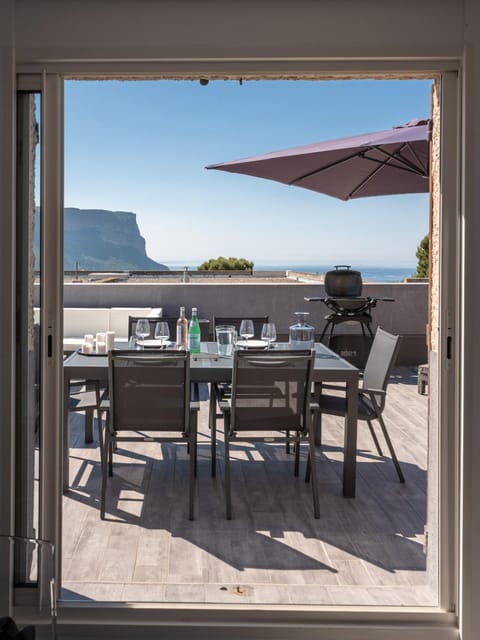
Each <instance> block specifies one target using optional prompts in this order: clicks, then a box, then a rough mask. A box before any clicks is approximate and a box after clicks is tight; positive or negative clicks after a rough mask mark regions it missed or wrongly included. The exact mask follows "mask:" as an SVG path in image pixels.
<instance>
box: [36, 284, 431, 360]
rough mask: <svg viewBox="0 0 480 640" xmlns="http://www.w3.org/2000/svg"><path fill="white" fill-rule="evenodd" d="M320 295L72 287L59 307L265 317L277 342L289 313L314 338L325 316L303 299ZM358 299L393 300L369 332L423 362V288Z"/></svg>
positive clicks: (379, 291)
mask: <svg viewBox="0 0 480 640" xmlns="http://www.w3.org/2000/svg"><path fill="white" fill-rule="evenodd" d="M323 295H325V292H324V288H323V284H322V283H311V282H310V283H303V282H293V283H292V282H291V281H290V282H289V281H284V282H278V281H275V282H268V283H263V282H258V281H255V282H248V283H245V282H238V283H236V282H233V281H232V282H228V283H223V282H222V283H220V282H212V281H210V282H207V281H203V282H198V283H197V282H188V283H178V282H170V283H168V282H167V283H165V282H159V283H152V282H145V283H142V282H136V283H126V282H121V283H92V282H78V283H66V284H65V287H64V306H65V307H79V308H91V309H92V308H93V309H94V308H105V307H139V308H141V307H161V308H162V309H163V314H164V315H167V316H175V315H178V312H179V308H180V306H185V307H186V309H187V315H189V314H190V312H191V308H192V307H197V308H198V310H199V316H200V317H202V318H206V319H209V320H210V321H212V319H213V316H215V315H217V316H229V315H231V316H237V315H238V316H246V317H248V316H260V315H268V316H269V317H270V319H271V320H272V321H274V322H275V323H276V325H277V331H278V333H279V335H280V337H286V336H287V335H288V328H289V326H290V325H291V324H293V323H294V322H295V315H294V314H295V311H309V312H310V317H309V321H310V323H311V324H312V325H313V326H314V327H315V330H316V333H317V334H320V333H321V331H322V329H323V327H324V324H325V316H326V315H328V313H329V311H328V309H327V307H326V306H325V305H324V304H323V303H321V302H306V301H305V300H304V298H305V297H310V296H323ZM363 295H365V296H372V297H375V298H377V297H378V298H382V297H391V298H393V299H394V302H378V304H377V306H376V308H374V309H373V312H372V315H373V328H375V327H376V326H377V325H378V326H382V327H383V328H384V329H386V330H387V331H391V332H392V333H398V334H401V335H402V336H403V337H404V339H403V346H402V352H401V356H400V362H401V363H403V364H412V365H413V364H418V363H420V362H423V361H426V338H425V336H426V325H427V322H428V284H427V283H425V282H421V283H414V282H409V283H378V284H376V283H371V284H370V283H366V284H364V287H363ZM37 296H38V291H36V297H37ZM37 303H38V300H37V299H36V304H37ZM340 332H341V333H358V332H359V326H358V323H356V322H354V323H343V324H342V325H339V326H338V327H337V328H336V334H338V333H340Z"/></svg>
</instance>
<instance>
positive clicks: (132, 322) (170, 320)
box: [128, 316, 210, 342]
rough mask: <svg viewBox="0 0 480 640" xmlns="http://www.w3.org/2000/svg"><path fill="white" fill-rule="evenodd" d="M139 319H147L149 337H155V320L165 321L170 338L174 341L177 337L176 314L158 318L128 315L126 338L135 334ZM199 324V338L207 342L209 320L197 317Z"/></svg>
mask: <svg viewBox="0 0 480 640" xmlns="http://www.w3.org/2000/svg"><path fill="white" fill-rule="evenodd" d="M139 320H148V323H149V325H150V335H149V339H153V338H154V337H155V325H156V324H157V322H166V323H167V324H168V328H169V330H170V340H171V341H172V342H175V341H176V339H177V320H178V318H177V317H176V316H160V317H159V318H152V317H147V316H142V317H139V316H129V317H128V339H129V340H130V338H131V337H132V336H135V330H136V327H137V322H138V321H139ZM198 322H199V324H200V340H201V341H202V342H208V338H209V333H210V321H209V320H205V319H204V318H200V319H199V321H198Z"/></svg>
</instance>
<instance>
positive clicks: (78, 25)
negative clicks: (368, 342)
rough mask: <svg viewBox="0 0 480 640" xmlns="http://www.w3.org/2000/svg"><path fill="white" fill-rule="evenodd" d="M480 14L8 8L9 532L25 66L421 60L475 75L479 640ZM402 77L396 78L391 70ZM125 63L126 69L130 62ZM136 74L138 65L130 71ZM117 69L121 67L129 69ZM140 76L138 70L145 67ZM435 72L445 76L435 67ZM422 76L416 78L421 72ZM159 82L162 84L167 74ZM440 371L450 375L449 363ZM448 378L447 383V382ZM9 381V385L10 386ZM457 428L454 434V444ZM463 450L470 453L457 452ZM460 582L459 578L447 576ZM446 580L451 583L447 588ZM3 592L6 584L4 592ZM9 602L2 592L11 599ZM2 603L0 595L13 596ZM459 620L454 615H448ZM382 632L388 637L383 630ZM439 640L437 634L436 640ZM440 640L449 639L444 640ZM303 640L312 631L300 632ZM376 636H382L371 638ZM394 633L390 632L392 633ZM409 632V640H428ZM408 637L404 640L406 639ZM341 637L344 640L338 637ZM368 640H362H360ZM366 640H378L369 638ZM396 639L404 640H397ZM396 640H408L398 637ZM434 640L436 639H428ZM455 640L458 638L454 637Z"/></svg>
mask: <svg viewBox="0 0 480 640" xmlns="http://www.w3.org/2000/svg"><path fill="white" fill-rule="evenodd" d="M479 36H480V3H478V0H403V1H402V2H397V1H396V0H360V1H357V2H354V1H353V0H318V1H317V2H313V1H310V0H298V1H297V2H289V1H287V0H283V1H281V0H279V1H273V0H255V1H254V0H231V1H228V0H225V1H224V2H219V1H216V0H209V1H206V0H163V1H158V2H153V1H151V0H118V1H114V0H96V1H95V2H93V1H89V0H87V1H81V0H65V1H63V2H62V1H61V0H16V1H14V0H2V3H1V4H0V146H1V149H0V203H1V209H0V216H1V220H0V225H1V227H0V229H1V234H0V244H1V251H0V256H1V257H0V261H1V262H0V265H1V270H0V271H1V273H0V296H1V300H2V312H1V316H0V318H1V323H0V358H1V365H2V366H1V369H2V378H1V389H0V415H1V416H2V429H1V430H0V438H2V440H1V441H0V444H1V447H0V455H1V464H0V469H1V472H0V473H1V474H2V475H1V477H0V481H1V484H0V486H1V494H0V521H1V522H2V523H5V522H10V520H11V508H10V506H11V505H10V479H11V469H12V465H11V457H12V456H11V451H12V449H11V446H10V444H11V443H10V442H9V436H8V433H9V432H10V430H9V427H10V428H11V427H12V426H13V420H12V416H13V411H12V407H13V395H12V388H13V387H12V381H11V378H12V377H11V375H10V373H11V371H12V370H13V367H14V348H13V346H12V345H14V342H15V334H14V323H13V314H14V299H15V296H14V294H15V290H14V282H13V280H12V273H13V272H14V270H13V261H12V255H13V250H12V240H13V236H12V229H13V215H12V194H13V184H14V181H13V178H14V172H13V168H12V167H13V144H12V136H13V131H14V116H13V109H12V100H13V88H14V85H13V77H14V76H13V72H12V69H13V67H12V62H13V61H14V59H15V57H16V59H17V61H18V63H19V67H18V68H19V69H20V70H23V71H38V72H41V71H42V70H43V69H44V68H45V66H48V65H54V68H56V69H58V70H62V69H65V70H69V71H72V69H73V68H75V69H77V70H78V71H80V72H81V73H84V74H88V72H89V71H91V69H89V67H88V61H89V60H91V61H99V60H103V61H104V65H103V67H102V70H101V73H103V74H104V75H109V74H111V73H119V72H120V73H123V74H125V75H128V73H129V71H130V72H131V73H133V72H134V71H138V69H139V68H142V69H144V70H146V71H148V70H149V69H155V71H156V72H158V73H159V74H160V75H161V74H162V73H163V74H170V75H175V76H184V77H185V76H187V77H189V76H192V74H199V73H208V74H212V75H214V74H217V75H218V76H221V77H223V76H225V75H230V76H232V75H236V76H238V75H242V76H245V74H246V73H247V74H248V73H249V72H250V73H252V72H253V71H255V70H257V71H258V72H260V73H263V74H264V75H272V74H275V73H278V74H280V75H283V76H288V75H289V73H292V74H299V73H300V74H303V75H305V76H308V75H309V74H312V73H315V72H316V71H318V70H319V69H321V70H322V71H323V72H324V73H325V74H327V75H328V74H332V75H333V74H335V73H338V72H344V73H347V74H348V72H349V69H351V66H352V64H351V62H350V61H355V60H359V59H362V60H363V63H362V64H363V68H364V70H365V74H366V75H368V73H369V72H371V71H372V70H375V71H378V72H381V71H382V69H385V68H388V72H391V70H392V68H393V67H394V66H395V64H396V63H398V68H402V69H403V70H406V71H407V72H408V64H409V62H408V61H409V60H417V61H418V60H423V61H424V66H425V69H426V70H428V65H429V63H428V61H429V60H434V59H435V58H437V59H441V60H443V61H444V62H443V64H445V66H448V65H449V63H448V60H452V61H453V62H452V64H451V68H452V69H454V68H455V67H456V64H455V60H458V61H460V63H461V65H462V80H461V82H462V99H463V102H462V110H461V121H462V135H461V139H460V140H459V149H460V154H461V158H462V163H463V171H462V173H461V174H459V175H458V180H459V184H461V186H462V188H463V198H462V202H461V205H460V206H459V208H458V211H455V212H452V215H458V216H459V217H461V224H462V230H463V238H464V241H463V246H464V253H463V255H462V259H461V268H462V269H463V270H464V271H465V279H464V286H463V289H462V291H461V292H460V293H459V297H460V300H459V304H458V308H459V309H462V314H463V315H461V316H460V317H461V320H462V324H461V326H459V327H458V331H459V332H460V335H459V336H456V344H458V350H457V351H456V352H455V355H456V356H458V357H459V358H460V373H461V375H460V376H459V380H458V383H457V385H456V387H455V389H456V398H457V402H458V412H459V414H460V413H461V415H462V426H463V430H462V433H461V434H460V436H461V437H460V440H461V443H460V444H461V451H462V457H461V465H460V471H459V474H460V476H461V479H462V492H463V493H462V495H464V497H465V502H464V504H463V505H462V510H461V514H460V515H461V518H462V524H463V526H462V531H461V548H460V561H461V568H462V571H461V575H460V583H461V586H462V589H461V598H462V599H461V601H460V610H459V613H458V615H459V624H460V628H461V636H462V639H463V640H473V639H474V638H475V637H476V633H477V632H478V629H479V628H480V610H479V608H478V595H479V593H480V553H479V550H478V546H477V542H476V539H477V536H478V531H479V530H480V503H479V501H478V499H475V496H476V495H477V493H476V492H477V490H478V486H480V465H478V462H477V458H478V455H479V453H480V430H479V429H478V428H477V427H478V424H479V422H480V405H479V403H478V387H479V385H480V372H479V368H478V362H479V361H480V340H479V338H478V318H479V316H480V296H478V284H477V274H478V246H479V242H480V215H479V212H480V180H478V175H477V173H478V171H477V169H476V167H477V159H478V157H479V155H480V129H479V127H478V105H479V104H480V37H479ZM387 59H388V60H389V61H390V64H388V65H386V63H385V61H386V60H387ZM120 61H123V62H120ZM126 61H131V62H126ZM116 62H119V64H118V65H117V64H116ZM136 63H138V65H136ZM431 66H432V68H433V67H435V66H436V64H434V63H432V65H431ZM413 67H415V65H414V64H412V68H413ZM50 68H53V67H50ZM159 70H160V71H159ZM439 366H440V367H442V368H443V367H446V366H447V365H445V363H443V362H441V363H440V364H439ZM442 370H443V369H442ZM5 372H8V375H5ZM453 428H454V425H453V424H452V430H453ZM456 445H457V446H459V443H456ZM447 578H448V576H447ZM442 579H445V578H444V577H443V576H442ZM2 584H4V581H2ZM0 589H1V585H0ZM0 595H1V593H0ZM441 604H442V605H443V606H444V607H445V608H447V609H451V608H454V603H452V602H450V601H448V602H443V603H441ZM380 631H382V632H383V634H384V633H385V631H384V630H382V629H380ZM430 631H431V630H430ZM435 632H436V634H437V638H440V637H446V635H445V634H444V630H442V629H441V628H438V629H436V630H435ZM297 633H299V634H300V630H299V631H298V632H297ZM371 633H372V634H373V633H374V631H372V632H371ZM387 633H390V631H387ZM427 633H429V632H428V630H424V633H423V634H422V632H421V631H418V630H417V629H416V628H413V627H410V628H409V631H408V634H409V636H408V637H409V638H411V639H412V640H413V638H420V637H422V635H424V637H427ZM394 635H395V633H394ZM329 637H332V638H333V637H336V636H334V635H333V634H332V635H329ZM351 637H353V635H352V636H351ZM356 637H360V635H357V636H356ZM363 637H373V635H369V632H368V631H366V633H365V635H364V636H363ZM392 637H393V635H392ZM395 637H400V636H399V635H395ZM428 637H429V638H430V637H433V636H432V635H431V633H429V635H428ZM450 637H453V636H450Z"/></svg>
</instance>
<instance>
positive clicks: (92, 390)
mask: <svg viewBox="0 0 480 640" xmlns="http://www.w3.org/2000/svg"><path fill="white" fill-rule="evenodd" d="M100 402H101V391H100V383H99V382H98V380H71V381H70V383H69V403H68V411H69V413H80V412H85V443H87V444H88V443H90V442H92V441H93V426H94V414H95V412H96V413H97V424H98V433H99V440H100V437H101V425H100ZM69 433H70V431H69Z"/></svg>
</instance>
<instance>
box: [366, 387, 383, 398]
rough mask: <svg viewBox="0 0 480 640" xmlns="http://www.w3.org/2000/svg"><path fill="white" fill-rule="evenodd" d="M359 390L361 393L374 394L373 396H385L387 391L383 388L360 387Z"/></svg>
mask: <svg viewBox="0 0 480 640" xmlns="http://www.w3.org/2000/svg"><path fill="white" fill-rule="evenodd" d="M360 391H361V392H362V393H368V395H370V396H371V395H375V396H386V395H387V392H386V391H385V390H384V389H371V388H368V389H360Z"/></svg>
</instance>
